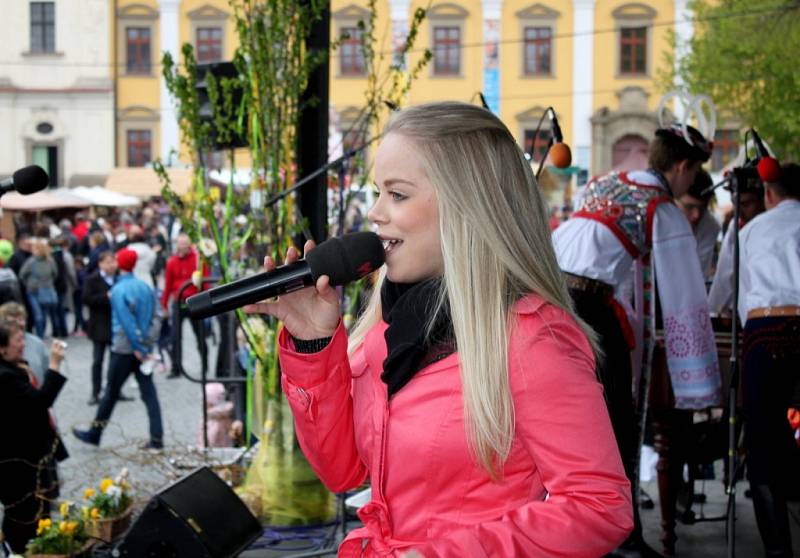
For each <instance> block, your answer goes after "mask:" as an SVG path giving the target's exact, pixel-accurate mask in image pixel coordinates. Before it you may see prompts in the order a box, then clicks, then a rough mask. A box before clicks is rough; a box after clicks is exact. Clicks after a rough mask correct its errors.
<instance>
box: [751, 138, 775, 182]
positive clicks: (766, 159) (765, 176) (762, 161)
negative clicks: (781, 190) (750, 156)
mask: <svg viewBox="0 0 800 558" xmlns="http://www.w3.org/2000/svg"><path fill="white" fill-rule="evenodd" d="M750 135H752V136H753V143H755V144H756V170H757V171H758V176H759V178H761V181H762V182H777V181H779V180H780V179H781V166H780V163H778V160H777V159H776V158H775V157H772V156H771V155H770V154H769V151H767V148H766V147H764V142H762V141H761V137H760V136H759V135H758V132H756V131H755V130H754V129H753V128H750Z"/></svg>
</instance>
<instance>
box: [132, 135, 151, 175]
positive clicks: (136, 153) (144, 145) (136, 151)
mask: <svg viewBox="0 0 800 558" xmlns="http://www.w3.org/2000/svg"><path fill="white" fill-rule="evenodd" d="M150 137H151V135H150V130H128V166H129V167H143V166H145V165H146V164H147V163H149V162H150V161H151V160H152V159H151V155H150V151H151V149H150Z"/></svg>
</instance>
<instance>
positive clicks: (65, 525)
mask: <svg viewBox="0 0 800 558" xmlns="http://www.w3.org/2000/svg"><path fill="white" fill-rule="evenodd" d="M77 528H78V522H77V521H62V522H61V523H59V524H58V532H59V533H61V534H62V535H67V536H68V537H71V536H72V535H74V534H75V530H76V529H77Z"/></svg>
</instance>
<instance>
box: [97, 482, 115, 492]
mask: <svg viewBox="0 0 800 558" xmlns="http://www.w3.org/2000/svg"><path fill="white" fill-rule="evenodd" d="M113 485H114V481H113V480H111V479H103V480H102V481H100V492H103V493H105V492H107V491H108V489H109V488H111V487H112V486H113Z"/></svg>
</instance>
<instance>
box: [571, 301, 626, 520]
mask: <svg viewBox="0 0 800 558" xmlns="http://www.w3.org/2000/svg"><path fill="white" fill-rule="evenodd" d="M569 294H570V296H571V297H572V302H573V304H574V305H575V312H576V313H577V314H578V316H580V318H581V319H582V320H583V321H585V322H586V323H587V324H588V325H589V326H590V327H591V328H592V329H593V330H594V331H595V333H596V334H597V339H598V342H599V345H600V349H601V350H602V351H603V355H602V356H600V357H598V360H597V377H598V379H599V380H600V382H601V383H602V384H603V393H604V395H605V399H606V405H607V406H608V414H609V416H610V417H611V426H612V427H613V428H614V435H615V436H616V438H617V446H618V447H619V453H620V455H621V456H622V464H623V465H624V467H625V475H626V476H627V477H628V480H630V481H631V485H632V486H636V485H637V483H634V475H635V473H636V471H635V469H636V456H637V453H638V448H637V445H638V439H637V435H636V413H635V409H634V404H633V393H632V392H633V378H632V370H631V351H630V348H629V347H628V343H627V341H626V340H625V335H624V333H623V331H622V326H621V325H620V323H619V319H618V318H617V315H616V314H615V313H614V308H613V306H612V305H611V304H610V301H609V300H608V299H607V298H606V297H604V296H600V295H596V294H590V293H586V292H584V291H579V290H576V289H570V290H569ZM633 514H634V523H635V525H634V533H633V534H634V535H635V536H638V534H639V533H641V522H640V519H639V510H637V509H634V510H633Z"/></svg>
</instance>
